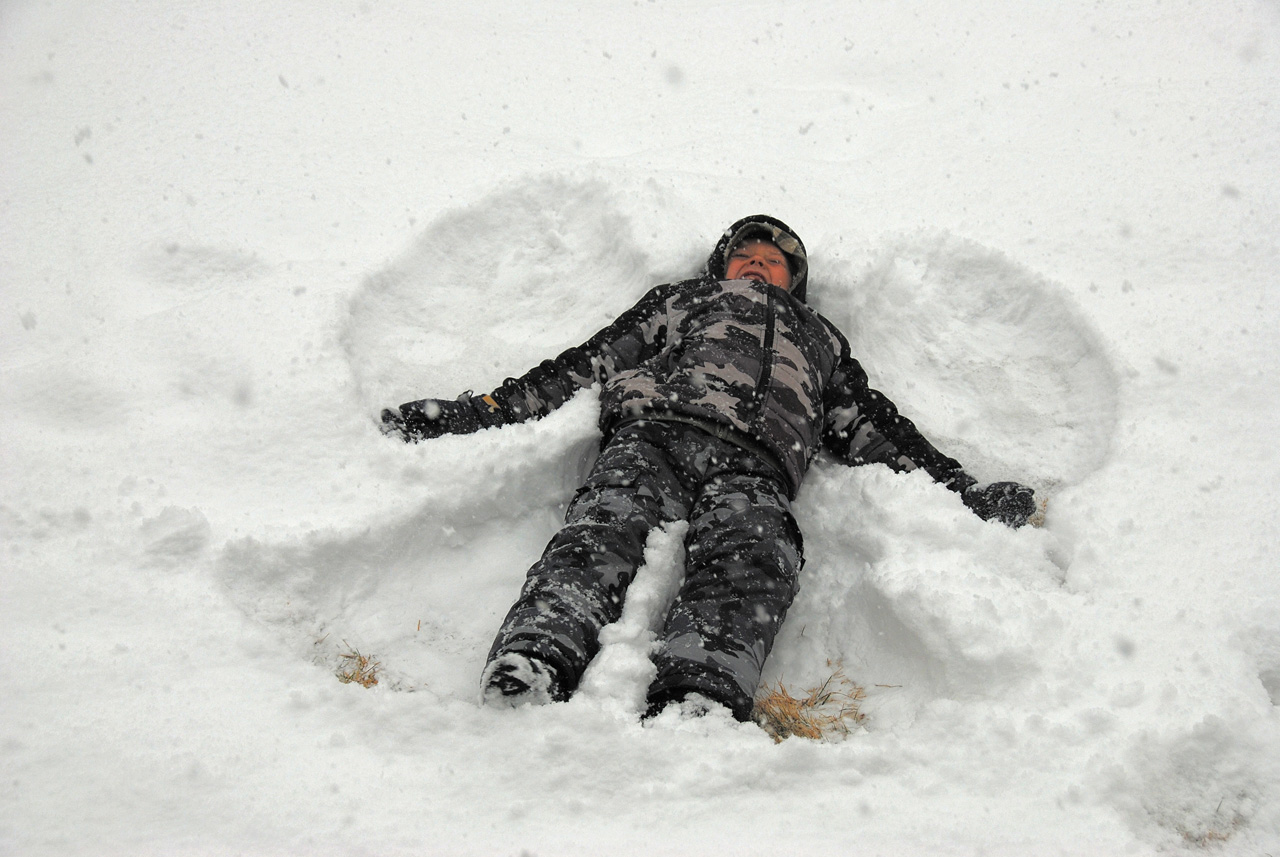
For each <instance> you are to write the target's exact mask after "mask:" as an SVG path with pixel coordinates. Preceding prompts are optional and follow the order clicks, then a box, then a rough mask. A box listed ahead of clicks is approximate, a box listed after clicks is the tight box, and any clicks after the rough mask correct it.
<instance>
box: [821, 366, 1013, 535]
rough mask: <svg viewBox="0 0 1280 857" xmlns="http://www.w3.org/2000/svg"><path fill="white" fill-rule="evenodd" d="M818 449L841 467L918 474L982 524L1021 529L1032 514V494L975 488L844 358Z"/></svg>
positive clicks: (1001, 485) (1003, 486)
mask: <svg viewBox="0 0 1280 857" xmlns="http://www.w3.org/2000/svg"><path fill="white" fill-rule="evenodd" d="M825 405H826V424H825V426H824V430H823V436H822V440H823V445H824V446H826V448H827V449H829V450H831V452H832V453H833V454H834V455H835V456H836V457H837V458H838V459H840V460H841V461H843V462H845V463H846V464H853V465H857V464H876V463H878V464H886V465H888V466H889V467H891V468H893V469H894V470H897V471H900V472H905V471H909V470H917V469H924V470H925V471H926V472H927V473H928V474H929V475H930V476H932V477H933V478H934V480H936V481H937V482H940V483H942V484H943V485H945V486H946V487H948V488H950V489H951V490H952V491H955V492H957V493H959V494H960V497H961V499H962V500H963V501H964V504H965V505H966V506H967V507H969V509H971V510H972V511H973V512H974V514H976V515H978V516H979V517H980V518H982V519H983V520H988V521H990V520H996V521H1000V522H1001V523H1003V524H1007V525H1009V526H1011V527H1021V526H1022V525H1023V524H1025V523H1027V521H1028V519H1029V518H1030V517H1031V516H1032V515H1033V514H1035V512H1036V504H1035V495H1034V492H1033V491H1032V490H1031V489H1030V488H1027V487H1026V486H1024V485H1019V484H1018V483H1016V482H992V483H989V484H979V483H978V481H977V480H976V479H974V478H973V477H972V476H970V475H969V474H968V473H965V472H964V468H962V467H961V466H960V462H958V461H956V460H955V459H954V458H951V457H949V456H946V455H944V454H942V453H941V452H939V451H938V450H937V448H935V447H934V446H933V444H931V443H929V441H928V440H926V439H925V437H924V435H922V434H920V431H919V430H918V429H917V428H916V426H915V423H913V422H911V420H909V419H907V418H906V417H904V416H902V415H901V414H900V413H898V409H897V407H895V406H894V404H893V402H891V401H889V399H888V398H887V397H886V396H885V395H884V394H883V393H881V392H879V391H878V390H873V389H872V388H871V386H870V385H869V384H868V383H867V373H866V371H865V370H863V368H862V365H861V364H860V363H858V361H857V360H854V359H853V358H852V357H849V356H847V355H846V356H845V357H844V359H842V360H841V362H840V365H839V366H838V367H837V368H836V371H835V373H834V374H833V375H832V378H831V382H830V383H829V384H828V386H827V393H826V397H825Z"/></svg>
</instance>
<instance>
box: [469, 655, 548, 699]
mask: <svg viewBox="0 0 1280 857" xmlns="http://www.w3.org/2000/svg"><path fill="white" fill-rule="evenodd" d="M481 687H482V688H483V690H482V692H481V703H482V704H484V705H488V706H491V707H495V708H515V707H517V706H521V705H546V704H547V703H548V702H558V701H561V700H563V699H564V695H563V694H562V693H561V691H560V686H559V681H558V676H557V675H556V671H555V670H554V669H552V668H551V666H549V665H548V664H546V663H543V662H542V661H540V660H537V659H536V658H530V657H527V656H526V655H521V654H507V655H502V656H501V657H499V658H497V659H495V660H494V661H493V662H492V663H490V664H489V666H488V668H487V669H486V670H485V672H484V677H483V679H482V681H481Z"/></svg>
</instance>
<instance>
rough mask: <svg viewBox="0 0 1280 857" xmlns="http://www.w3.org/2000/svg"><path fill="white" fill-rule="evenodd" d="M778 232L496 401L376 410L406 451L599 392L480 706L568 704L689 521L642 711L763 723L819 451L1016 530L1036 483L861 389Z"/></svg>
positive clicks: (629, 315)
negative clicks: (942, 437)
mask: <svg viewBox="0 0 1280 857" xmlns="http://www.w3.org/2000/svg"><path fill="white" fill-rule="evenodd" d="M807 282H808V261H807V257H806V254H805V249H804V245H803V244H802V243H801V242H800V239H799V238H798V237H797V236H796V235H795V233H793V232H792V231H791V229H790V227H788V226H787V225H786V224H785V223H782V222H781V221H779V220H777V219H775V218H772V217H768V216H765V215H757V216H753V217H747V218H744V219H742V220H740V221H738V222H737V223H735V224H733V225H732V226H731V227H729V229H728V230H727V231H726V232H725V233H724V235H723V236H722V237H721V238H720V240H719V242H718V243H717V244H716V247H715V249H714V250H713V251H712V253H711V256H710V258H709V259H708V260H707V268H706V271H705V272H704V273H703V274H702V276H700V277H698V278H697V279H692V280H686V281H683V282H679V283H669V284H667V285H661V286H657V287H656V288H654V289H652V290H651V291H650V292H649V293H648V294H646V295H645V296H644V297H643V298H641V299H640V302H639V303H637V304H636V305H635V306H634V307H632V308H631V309H630V310H628V311H627V312H625V313H623V314H622V315H621V316H619V317H618V319H617V320H616V321H614V322H613V323H612V324H610V325H609V326H608V327H606V328H605V329H604V330H602V331H600V332H599V333H597V334H596V335H595V336H593V337H591V338H590V339H589V340H587V342H585V343H584V344H582V345H580V346H578V347H577V348H571V349H569V350H568V351H565V352H564V353H563V354H561V355H560V356H559V357H557V358H556V359H555V360H547V361H544V362H543V363H542V364H541V365H539V366H537V367H536V368H534V369H533V370H532V371H530V372H529V373H528V374H526V375H524V376H523V377H521V378H508V379H507V380H506V381H504V382H503V384H502V386H500V387H499V388H498V389H496V390H494V391H493V392H492V393H489V394H487V395H483V396H471V395H470V394H464V395H463V396H462V397H460V398H459V399H458V400H455V401H450V400H437V399H423V400H421V401H417V402H409V403H407V404H404V405H401V406H400V408H399V410H398V411H392V410H386V411H383V412H382V421H383V426H384V431H386V432H387V433H388V434H396V435H398V436H400V437H403V438H404V440H406V441H418V440H423V439H427V438H434V437H439V436H440V435H442V434H449V433H453V434H467V433H470V432H474V431H477V430H479V429H481V428H489V427H493V426H502V425H507V424H508V423H514V422H521V421H523V420H528V419H537V418H539V417H542V416H544V415H546V414H547V413H549V412H551V411H552V410H554V409H555V408H557V407H559V406H560V405H562V404H564V402H565V401H566V400H567V399H569V398H570V397H571V396H572V395H573V394H574V393H575V392H577V391H578V390H580V389H582V388H585V387H590V386H591V385H592V384H599V385H600V389H601V393H600V402H601V413H600V428H601V430H602V431H603V433H604V441H603V446H602V448H601V453H600V457H599V459H598V460H597V461H596V463H595V466H594V467H593V468H592V471H591V474H590V476H588V478H587V482H586V484H585V485H584V486H583V487H582V488H581V489H580V490H579V491H578V493H577V495H576V496H575V497H574V499H573V502H572V503H571V504H570V505H569V510H568V512H567V514H566V515H565V525H564V528H563V529H561V530H560V532H559V533H557V534H556V535H555V537H553V538H552V540H551V542H550V543H549V544H548V545H547V548H546V551H545V552H544V553H543V555H542V558H541V559H540V560H538V562H537V563H535V564H534V566H533V568H532V569H530V570H529V575H528V579H527V580H526V582H525V585H524V589H523V591H522V592H521V594H520V597H519V599H518V600H517V601H516V603H515V605H514V606H513V607H512V608H511V611H510V613H508V614H507V617H506V620H505V621H504V622H503V623H502V627H501V629H500V630H499V632H498V636H497V639H496V640H495V641H494V644H493V648H492V650H491V651H490V653H489V660H488V665H487V666H486V668H485V670H484V673H483V677H482V679H481V687H482V699H483V701H484V702H485V703H486V704H499V705H521V704H524V703H530V702H535V703H543V702H549V701H559V700H564V699H567V698H568V697H569V695H570V694H572V693H573V691H574V690H575V689H576V688H577V686H578V682H579V680H580V679H581V678H582V674H583V672H584V671H585V670H586V667H587V664H588V663H589V662H590V661H591V659H592V657H594V656H595V654H596V652H597V651H598V650H599V647H600V644H599V639H598V638H599V632H600V629H601V628H602V627H603V626H604V625H606V624H608V623H611V622H614V621H616V620H617V619H618V617H619V615H620V614H621V612H622V600H623V597H624V596H625V594H626V591H627V586H628V585H629V584H630V583H631V580H632V578H633V577H634V576H635V573H636V569H637V568H638V567H639V566H640V564H641V563H642V561H643V556H644V545H645V540H646V538H647V537H648V534H649V532H650V530H652V529H653V528H654V527H656V526H659V525H661V524H663V523H666V522H670V521H676V520H682V519H683V520H687V521H689V530H688V534H687V536H686V537H685V546H686V549H687V563H686V564H687V574H686V577H685V580H684V583H683V585H682V586H681V588H680V593H679V596H678V597H677V598H676V600H675V603H674V605H673V606H672V608H671V612H670V615H668V617H667V619H666V627H665V629H664V631H663V635H662V643H661V646H660V648H659V649H658V651H657V653H656V655H655V658H654V659H655V661H656V664H657V668H658V671H657V677H656V678H655V679H654V681H653V683H652V684H651V685H650V687H649V691H648V704H649V709H648V713H649V714H656V713H657V712H658V711H660V710H661V709H662V708H663V707H664V706H666V705H668V704H670V703H672V702H679V701H682V700H684V699H685V698H686V697H689V696H690V695H695V694H700V695H701V696H702V697H705V698H707V699H710V700H712V701H714V702H718V703H722V704H724V705H726V706H728V707H729V709H730V710H732V712H733V715H734V717H736V718H737V719H739V720H747V719H748V718H749V717H750V713H751V708H752V699H753V696H754V694H755V690H756V685H757V684H758V682H759V680H760V673H761V670H762V668H763V666H764V661H765V658H766V657H767V656H768V654H769V650H770V648H771V647H772V645H773V640H774V637H775V636H776V635H777V632H778V628H779V627H780V626H781V624H782V620H783V617H785V616H786V613H787V608H788V607H789V606H790V605H791V602H792V599H793V598H794V597H795V594H796V590H797V587H798V582H797V577H798V573H799V571H800V566H801V564H802V562H803V550H802V541H801V536H800V530H799V529H798V528H797V526H796V522H795V519H794V518H793V517H792V514H791V506H790V501H791V499H792V498H794V497H795V495H796V492H797V491H798V490H799V488H800V483H801V481H802V480H803V478H804V474H805V471H806V469H807V468H808V466H809V461H810V460H811V459H812V457H813V455H814V454H815V453H816V452H817V450H818V448H819V447H820V446H821V447H824V448H826V449H827V450H829V451H830V452H831V453H832V454H833V455H835V457H836V458H838V459H840V460H841V461H844V462H846V463H848V464H854V465H857V464H869V463H880V464H887V465H888V466H889V467H891V468H893V469H894V470H898V471H908V470H915V469H917V468H923V469H924V470H925V471H927V472H928V473H929V475H931V476H932V477H933V478H934V479H935V480H937V481H938V482H940V483H942V484H943V485H945V486H946V487H948V488H950V489H951V490H953V491H956V492H958V493H959V494H960V496H961V498H962V499H963V501H964V503H965V505H966V506H968V507H969V508H970V509H972V510H973V511H974V512H975V513H976V514H978V515H979V516H981V517H982V518H984V519H988V520H997V521H1001V522H1003V523H1005V524H1008V525H1009V526H1011V527H1020V526H1022V525H1023V524H1025V523H1026V522H1027V519H1028V518H1029V517H1030V516H1031V515H1032V514H1033V513H1034V512H1035V509H1036V507H1035V501H1034V499H1033V494H1032V491H1031V489H1029V488H1026V487H1024V486H1021V485H1018V484H1016V483H1013V482H997V483H993V484H989V485H979V484H977V483H976V480H974V479H973V477H971V476H969V475H968V474H967V473H965V472H964V470H962V469H961V467H960V465H959V464H958V463H957V462H956V461H955V460H953V459H951V458H948V457H947V456H945V455H943V454H942V453H940V452H939V451H938V450H937V449H935V448H934V447H933V446H932V445H931V444H930V443H929V442H928V441H927V440H925V439H924V437H923V436H921V434H920V432H919V431H917V430H916V427H915V425H913V424H912V422H911V421H910V420H908V419H907V418H905V417H903V416H900V415H899V414H898V411H897V408H895V407H894V405H893V403H891V402H890V401H889V400H888V399H886V398H885V397H884V396H883V395H882V394H880V393H878V392H876V391H875V390H872V389H871V388H870V387H868V386H867V375H866V373H865V372H864V371H863V369H862V367H861V366H860V365H859V364H858V361H857V360H854V359H853V358H852V357H851V356H850V354H849V345H848V343H847V342H846V341H845V338H844V336H843V335H842V334H841V333H840V331H839V330H837V329H836V327H835V326H834V325H833V324H831V322H829V321H827V320H826V319H825V318H823V317H822V316H820V315H819V314H818V313H816V312H814V311H813V310H812V309H810V308H809V307H808V306H807V305H806V304H805V288H806V285H807Z"/></svg>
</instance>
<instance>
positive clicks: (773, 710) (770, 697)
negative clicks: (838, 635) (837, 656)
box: [751, 663, 866, 742]
mask: <svg viewBox="0 0 1280 857" xmlns="http://www.w3.org/2000/svg"><path fill="white" fill-rule="evenodd" d="M827 665H828V666H830V665H831V664H829V663H828V664H827ZM803 693H804V694H805V696H802V697H795V696H792V695H791V693H790V691H788V690H787V688H786V687H784V686H783V684H782V682H781V681H778V683H777V684H776V685H774V686H772V687H770V686H768V685H766V686H765V687H764V688H763V691H762V693H761V694H760V695H759V696H757V697H756V704H755V708H754V709H753V710H752V712H751V716H752V717H753V718H754V719H755V721H756V723H758V724H760V728H762V729H764V731H766V732H768V733H769V735H770V736H772V737H773V740H774V741H775V742H781V741H783V740H785V739H787V738H790V737H791V736H792V735H796V736H799V737H801V738H811V739H813V740H815V741H816V740H822V739H823V738H828V737H832V736H835V735H839V736H842V737H843V736H845V735H848V734H849V731H850V729H852V728H854V727H856V726H858V725H859V724H860V723H862V722H863V721H864V720H866V715H864V714H863V713H862V712H861V711H860V710H859V704H860V703H861V701H862V700H863V699H864V698H865V697H866V691H865V690H864V689H863V688H861V687H859V686H858V685H856V684H854V683H853V682H852V681H850V680H849V678H848V677H847V676H845V674H844V668H843V667H842V666H839V665H837V666H836V668H835V671H834V672H832V673H831V675H830V676H829V677H828V678H827V680H826V681H824V682H823V683H822V684H821V685H819V686H818V687H813V688H809V689H808V690H806V691H803Z"/></svg>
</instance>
